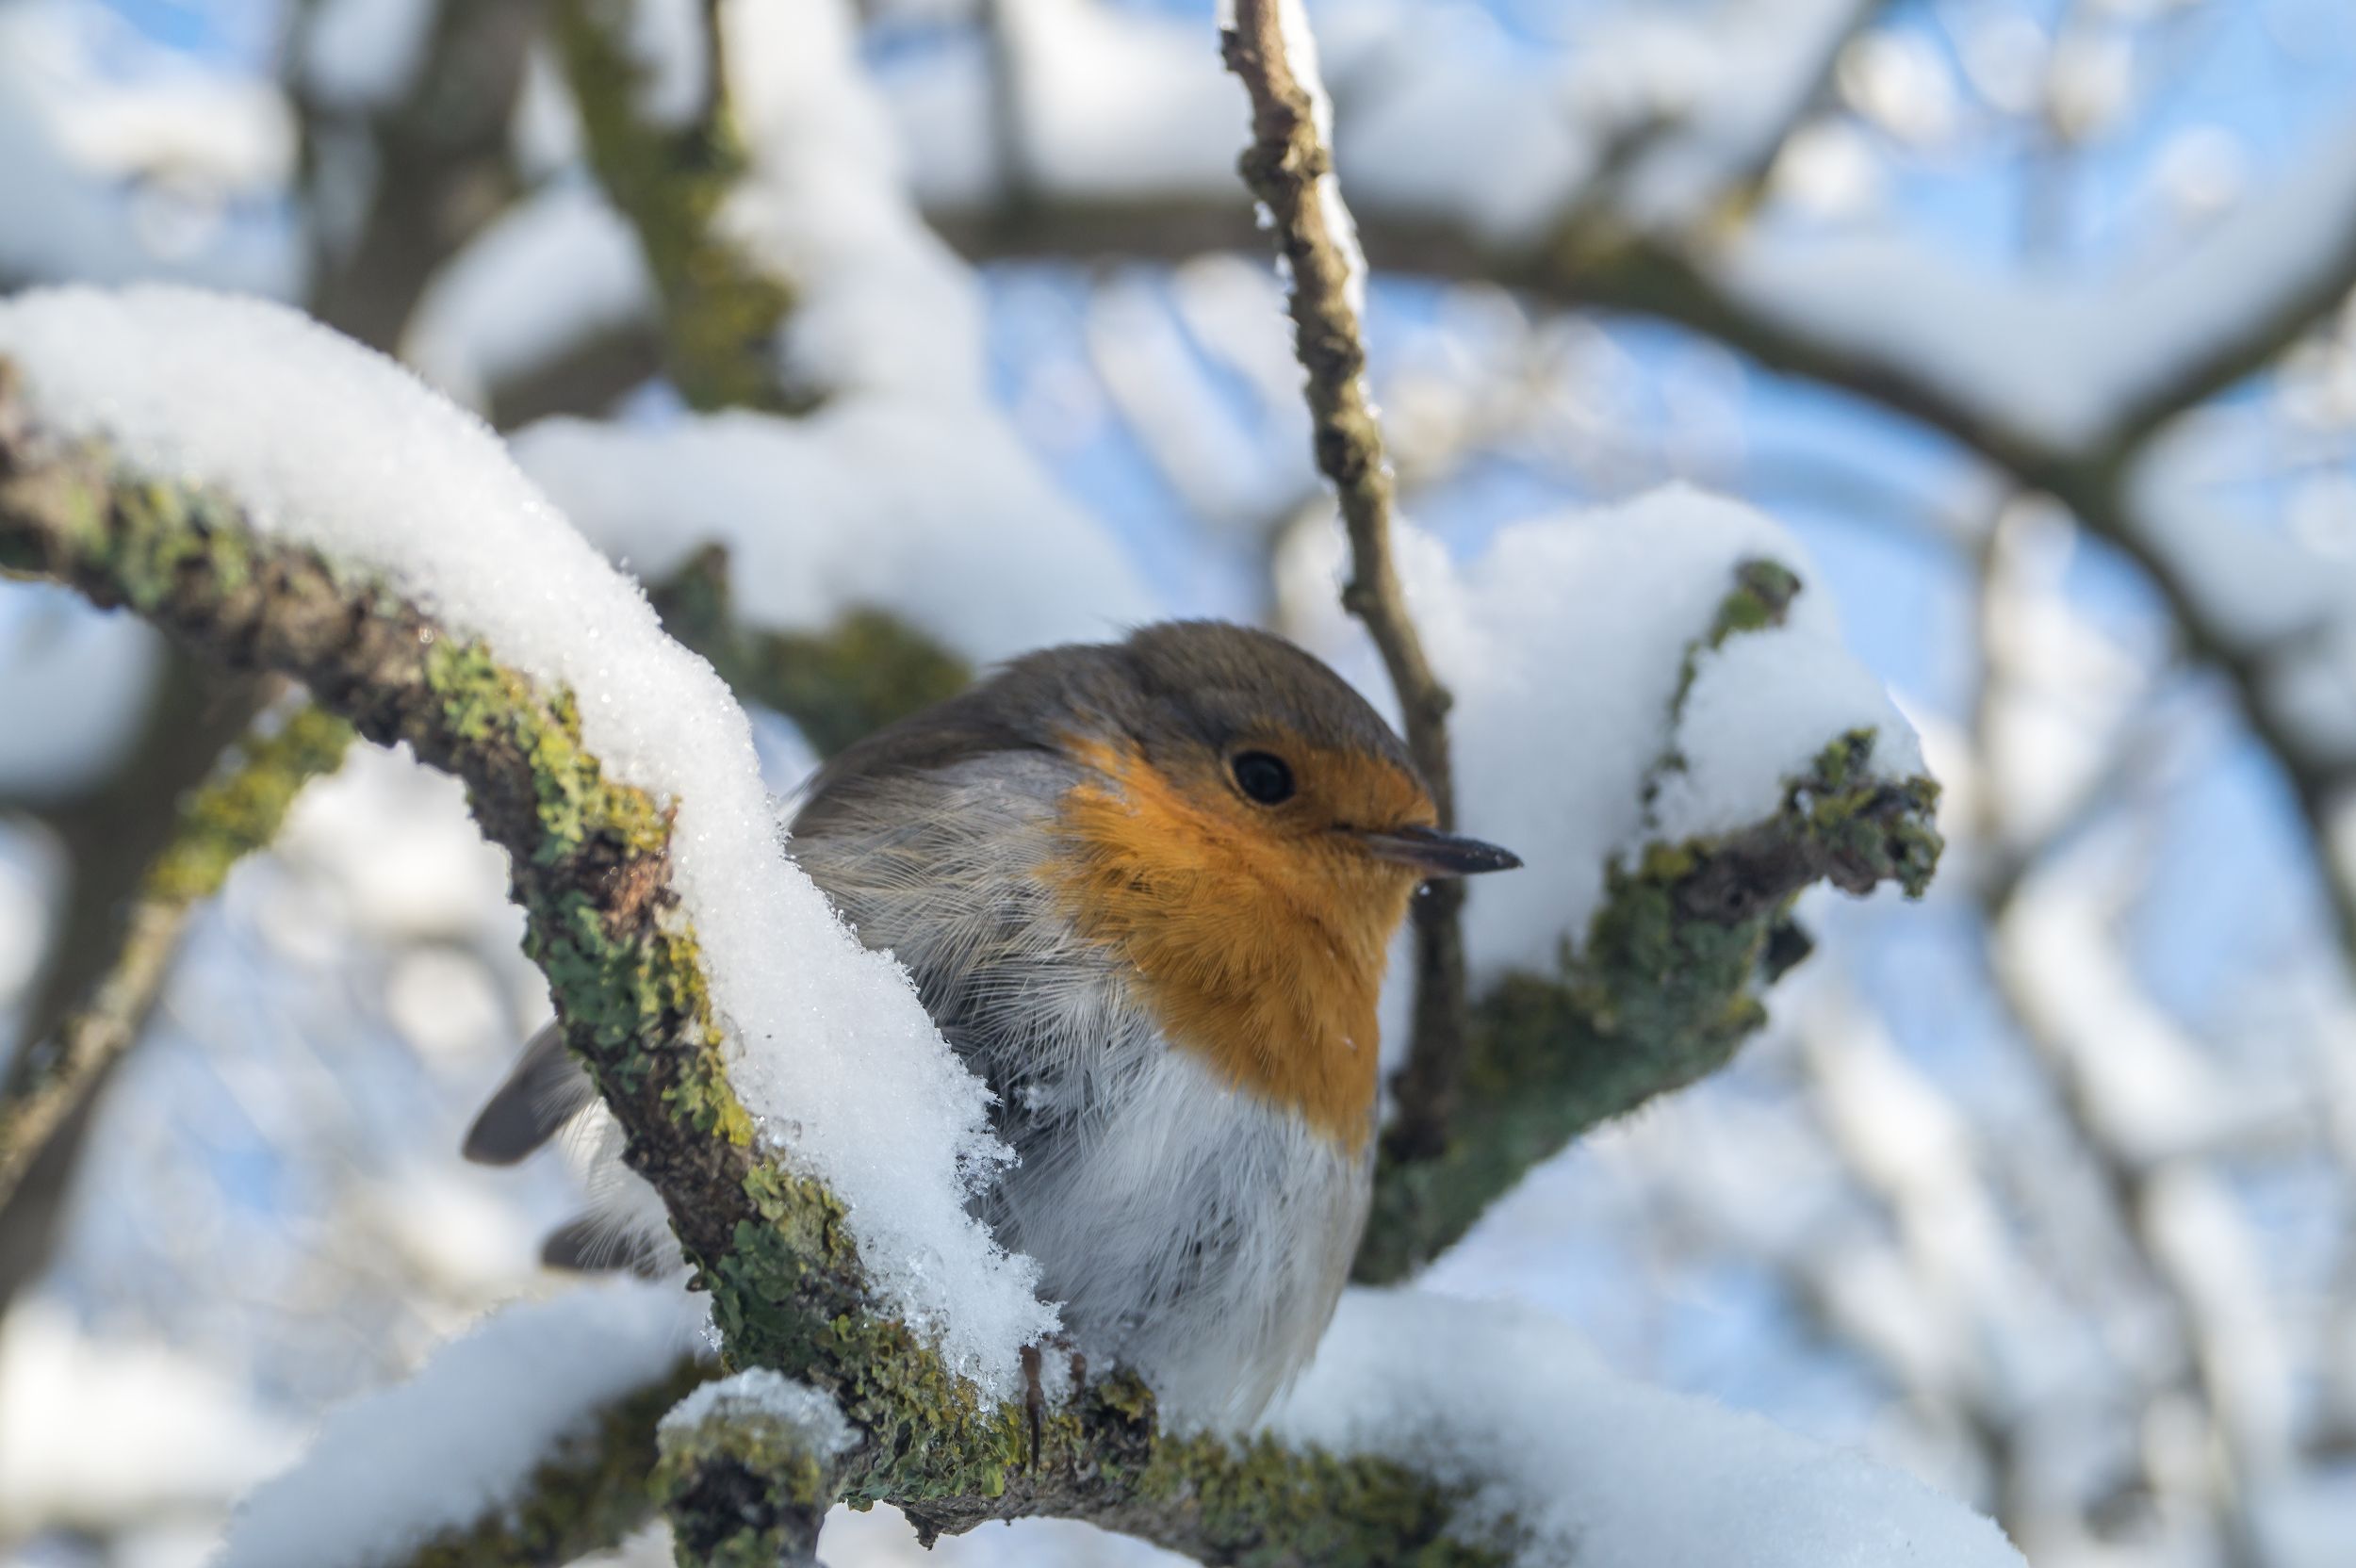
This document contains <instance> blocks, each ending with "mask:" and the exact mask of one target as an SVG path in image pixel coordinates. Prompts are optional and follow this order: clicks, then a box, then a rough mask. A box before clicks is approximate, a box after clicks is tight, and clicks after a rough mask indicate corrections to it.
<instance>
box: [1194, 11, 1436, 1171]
mask: <svg viewBox="0 0 2356 1568" xmlns="http://www.w3.org/2000/svg"><path fill="white" fill-rule="evenodd" d="M1286 3H1288V0H1238V4H1237V6H1236V8H1235V25H1234V26H1233V27H1230V28H1228V29H1227V30H1226V31H1225V32H1224V33H1223V34H1222V35H1221V36H1220V53H1221V55H1222V57H1224V58H1225V60H1226V62H1227V69H1228V70H1230V71H1232V72H1234V73H1235V75H1236V77H1237V78H1238V79H1240V80H1241V81H1242V83H1243V85H1244V90H1246V91H1247V92H1248V93H1250V94H1251V97H1252V145H1251V146H1249V147H1248V148H1246V149H1245V150H1244V155H1243V159H1242V169H1243V177H1244V182H1245V183H1246V184H1247V185H1248V186H1250V187H1251V188H1252V194H1253V195H1254V196H1257V197H1258V198H1259V199H1260V201H1261V202H1262V203H1264V204H1266V205H1267V207H1268V212H1269V213H1270V214H1271V215H1272V216H1273V218H1274V220H1275V230H1276V237H1277V245H1278V248H1279V250H1280V251H1281V253H1283V255H1284V263H1285V265H1286V267H1287V268H1288V269H1289V270H1290V275H1291V279H1292V290H1291V309H1292V319H1293V344H1294V349H1295V351H1297V352H1298V353H1299V355H1300V357H1301V368H1302V369H1303V370H1305V371H1306V372H1307V373H1308V399H1309V416H1310V422H1311V425H1312V431H1313V439H1314V441H1315V443H1316V449H1317V466H1318V468H1319V469H1321V470H1322V471H1323V472H1324V474H1325V476H1326V477H1327V478H1328V479H1330V480H1332V481H1333V490H1334V493H1335V495H1336V496H1337V497H1338V498H1339V499H1340V501H1341V509H1342V521H1343V524H1344V526H1345V527H1346V528H1347V529H1348V531H1349V533H1350V563H1351V566H1350V581H1349V583H1348V584H1347V585H1346V586H1345V587H1344V588H1343V590H1342V603H1343V605H1344V606H1345V607H1346V608H1347V609H1348V610H1349V611H1350V613H1351V614H1353V615H1356V616H1357V617H1358V618H1359V619H1360V620H1361V621H1364V622H1365V623H1366V630H1367V631H1368V632H1369V633H1371V634H1372V636H1373V638H1374V642H1375V646H1376V647H1378V648H1379V649H1381V650H1382V654H1383V668H1384V669H1385V670H1386V671H1388V672H1389V675H1390V678H1391V685H1392V688H1393V689H1394V690H1395V691H1396V692H1397V693H1398V694H1399V711H1400V715H1401V717H1402V718H1403V719H1404V721H1405V727H1406V730H1407V750H1408V754H1409V755H1410V756H1411V757H1413V758H1414V759H1415V767H1416V769H1417V770H1418V771H1419V772H1420V773H1421V774H1422V775H1423V779H1424V783H1425V785H1426V787H1427V788H1429V789H1430V790H1431V792H1432V802H1433V804H1434V805H1436V806H1437V807H1438V808H1439V813H1440V825H1442V826H1443V827H1446V826H1448V825H1450V824H1451V823H1452V822H1453V821H1454V818H1455V811H1456V792H1455V782H1454V778H1453V776H1452V774H1451V771H1450V768H1449V765H1448V703H1449V697H1448V688H1447V687H1445V686H1443V685H1441V684H1440V678H1439V677H1438V676H1437V675H1435V674H1433V673H1432V662H1431V661H1430V660H1429V659H1428V658H1426V657H1425V655H1424V650H1423V639H1422V638H1421V637H1420V636H1419V635H1418V634H1417V633H1416V630H1415V621H1414V619H1413V618H1412V617H1411V616H1410V615H1409V614H1408V613H1407V596H1406V592H1405V590H1404V589H1403V588H1402V587H1401V586H1400V583H1399V568H1398V566H1397V564H1395V562H1394V561H1393V558H1392V554H1391V500H1392V494H1393V480H1392V475H1391V468H1390V463H1389V460H1388V459H1387V458H1386V457H1385V456H1384V455H1383V427H1382V425H1381V423H1380V422H1379V421H1378V420H1377V419H1376V418H1375V414H1374V406H1373V403H1372V401H1371V400H1370V399H1368V397H1367V396H1366V343H1365V339H1364V337H1363V335H1362V334H1361V332H1360V323H1359V319H1358V312H1359V300H1358V298H1357V296H1358V294H1359V291H1360V290H1362V289H1363V288H1364V286H1365V281H1366V280H1365V274H1364V269H1365V263H1364V261H1363V259H1362V258H1361V257H1360V256H1359V254H1358V251H1357V240H1356V238H1355V237H1354V235H1352V234H1351V233H1350V229H1349V223H1350V215H1349V212H1348V210H1347V209H1346V208H1344V207H1343V205H1342V204H1341V199H1340V196H1339V193H1338V191H1337V190H1336V188H1334V187H1333V153H1332V150H1331V149H1330V148H1328V147H1327V146H1326V144H1325V139H1324V133H1323V131H1322V130H1321V128H1320V127H1319V125H1318V123H1317V104H1316V94H1317V91H1318V90H1317V89H1316V88H1315V86H1314V84H1313V83H1311V82H1304V81H1303V80H1302V79H1301V76H1300V75H1299V74H1298V73H1296V71H1295V68H1294V66H1293V64H1292V62H1291V61H1290V60H1289V59H1288V58H1287V57H1286V56H1285V50H1284V22H1283V20H1282V13H1283V9H1284V5H1285V4H1286ZM1463 910H1464V890H1463V888H1462V887H1461V886H1460V885H1458V884H1456V883H1453V882H1439V883H1435V884H1433V885H1432V886H1431V887H1429V888H1427V889H1426V890H1424V895H1423V896H1422V897H1421V898H1419V899H1417V900H1416V901H1415V1029H1414V1036H1413V1039H1412V1041H1411V1043H1410V1046H1409V1053H1408V1059H1407V1065H1406V1066H1405V1067H1404V1068H1402V1069H1400V1070H1399V1077H1398V1078H1397V1079H1396V1080H1395V1081H1394V1084H1393V1088H1394V1091H1395V1093H1396V1096H1397V1102H1398V1115H1397V1119H1396V1120H1395V1121H1394V1122H1393V1124H1392V1128H1391V1134H1390V1138H1389V1143H1390V1146H1391V1147H1392V1149H1393V1150H1394V1151H1395V1152H1399V1153H1402V1154H1409V1155H1421V1154H1428V1153H1436V1152H1438V1151H1439V1150H1441V1149H1442V1148H1444V1147H1446V1145H1447V1141H1448V1122H1449V1119H1450V1117H1451V1114H1452V1111H1453V1107H1454V1103H1455V1096H1456V1084H1457V1080H1458V1079H1459V1078H1460V1077H1461V1076H1462V1074H1463V1070H1464V1037H1465V1012H1466V1005H1467V988H1466V984H1465V979H1464V920H1463Z"/></svg>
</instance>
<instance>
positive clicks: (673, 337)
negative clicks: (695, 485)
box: [554, 0, 812, 411]
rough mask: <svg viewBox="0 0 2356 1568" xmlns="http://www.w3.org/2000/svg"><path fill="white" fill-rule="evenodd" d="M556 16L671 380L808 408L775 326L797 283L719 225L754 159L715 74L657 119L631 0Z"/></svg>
mask: <svg viewBox="0 0 2356 1568" xmlns="http://www.w3.org/2000/svg"><path fill="white" fill-rule="evenodd" d="M554 24H555V25H554V36H555V40H556V42H557V46H558V48H559V50H560V52H561V54H562V56H563V58H564V68H565V73H566V75H567V77H568V78H569V80H570V82H571V84H572V89H573V101H574V102H575V103H576V104H577V105H579V106H580V108H581V129H582V133H583V136H584V138H585V139H586V140H587V142H588V146H589V156H590V161H591V163H592V164H593V165H594V166H595V167H596V169H597V178H598V180H599V182H600V183H601V184H603V185H604V187H605V189H606V193H607V194H608V195H610V196H611V197H613V199H614V205H615V206H617V207H618V208H620V209H621V210H622V212H623V213H624V214H626V215H627V216H628V217H629V219H630V223H631V225H632V226H633V227H634V228H635V229H636V230H637V231H638V237H639V243H640V246H641V248H642V249H643V250H644V251H645V253H646V263H647V267H648V270H650V271H651V272H652V273H653V274H654V279H655V286H656V288H657V290H658V291H659V292H660V293H661V295H662V298H663V351H664V358H665V364H666V368H667V369H668V371H669V373H670V378H671V381H672V384H674V385H676V386H677V387H678V388H679V395H680V396H681V397H683V398H685V399H686V400H687V401H688V402H689V404H691V405H692V406H694V407H695V408H700V409H715V408H765V409H773V410H780V411H794V410H798V409H803V408H807V407H809V406H810V403H811V401H812V400H811V399H810V397H809V396H808V395H807V394H806V393H801V392H797V391H795V390H794V389H792V388H789V387H788V386H787V385H786V384H784V381H783V378H782V375H781V371H782V368H783V364H784V360H783V356H782V355H781V354H780V352H779V350H778V340H777V339H778V331H779V329H780V328H781V327H782V326H783V325H784V322H785V319H786V316H787V314H788V313H789V312H790V311H791V310H792V309H793V308H794V290H793V288H792V286H790V285H789V284H788V283H787V282H786V280H785V279H784V278H782V277H780V276H778V275H777V273H776V272H775V271H774V270H771V269H769V268H766V267H764V266H762V265H761V263H760V262H759V261H757V260H756V259H755V258H754V257H753V256H751V255H750V254H749V253H747V252H746V250H745V249H744V246H743V245H742V244H741V243H740V242H739V241H738V240H737V239H735V238H733V237H727V236H724V235H723V233H722V232H721V231H722V228H723V224H722V222H721V214H722V210H723V208H725V207H726V205H727V204H728V200H729V198H730V196H731V195H732V194H733V193H734V192H735V191H736V189H737V188H738V187H739V186H740V185H741V184H743V182H744V179H745V177H746V175H747V173H748V172H749V168H750V161H749V159H748V157H747V155H746V153H745V149H744V139H743V137H742V136H741V134H740V133H739V131H738V129H737V126H736V123H735V120H734V117H733V115H732V114H731V113H730V111H729V107H728V97H727V94H726V92H725V91H724V90H721V88H720V86H719V85H718V84H717V83H716V82H715V83H714V84H713V86H712V90H711V92H710V96H709V99H708V102H707V104H706V106H705V109H704V112H702V113H700V114H698V115H696V116H695V117H693V118H692V119H691V120H690V121H689V122H687V123H685V124H683V125H677V126H672V125H664V124H660V123H657V122H653V121H651V120H649V119H647V118H646V117H645V116H644V115H643V114H641V113H640V111H639V108H638V105H639V102H640V92H641V87H642V78H643V76H644V73H645V69H646V68H645V67H644V66H643V65H642V64H641V63H640V62H639V60H638V59H636V58H635V57H633V56H632V54H631V52H630V47H629V44H628V42H627V39H628V36H629V33H628V29H629V27H630V17H629V14H628V8H627V7H626V6H623V5H618V4H615V3H614V0H565V3H564V4H561V5H559V6H558V7H557V8H556V14H555V18H554ZM713 63H714V65H717V64H718V63H719V62H718V56H717V51H716V50H715V51H714V53H713ZM715 74H719V73H715Z"/></svg>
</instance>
